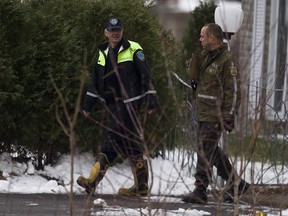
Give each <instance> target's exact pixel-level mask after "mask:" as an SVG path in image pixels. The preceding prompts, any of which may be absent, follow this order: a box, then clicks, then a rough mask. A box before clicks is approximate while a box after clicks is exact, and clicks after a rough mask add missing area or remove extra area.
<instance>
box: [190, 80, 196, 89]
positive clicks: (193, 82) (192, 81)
mask: <svg viewBox="0 0 288 216" xmlns="http://www.w3.org/2000/svg"><path fill="white" fill-rule="evenodd" d="M190 85H191V87H192V89H193V90H196V88H197V82H195V81H194V80H191V81H190Z"/></svg>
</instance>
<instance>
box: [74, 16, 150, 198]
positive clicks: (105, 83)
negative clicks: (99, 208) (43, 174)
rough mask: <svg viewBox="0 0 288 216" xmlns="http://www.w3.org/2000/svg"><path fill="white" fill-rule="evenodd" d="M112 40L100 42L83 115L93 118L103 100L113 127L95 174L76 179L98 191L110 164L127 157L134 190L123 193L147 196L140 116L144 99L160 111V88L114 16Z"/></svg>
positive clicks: (107, 27)
mask: <svg viewBox="0 0 288 216" xmlns="http://www.w3.org/2000/svg"><path fill="white" fill-rule="evenodd" d="M104 35H105V36H106V37H107V39H108V41H107V42H106V43H104V44H101V45H100V46H99V57H98V61H97V63H96V65H95V68H94V71H93V74H92V83H91V86H90V87H89V88H88V91H87V93H86V96H85V102H84V111H83V113H84V115H85V116H86V117H88V116H89V114H90V112H91V110H92V108H93V106H94V105H95V103H96V101H97V100H99V99H100V101H103V102H104V103H105V105H106V106H107V108H108V112H109V114H110V123H109V129H108V132H107V137H106V139H105V142H104V144H103V145H102V146H101V151H100V153H99V154H98V156H97V160H96V162H95V164H94V166H93V167H92V170H91V173H90V176H89V177H88V178H85V177H83V176H79V178H78V179H77V183H78V184H79V185H80V186H81V187H83V188H84V189H85V190H86V192H87V193H89V194H93V193H94V191H95V189H96V186H97V184H98V183H99V182H100V181H101V180H102V178H103V177H104V175H105V173H106V171H107V169H108V167H109V165H110V164H111V162H113V161H114V160H115V159H116V158H117V157H120V158H122V159H126V158H128V159H129V161H130V164H131V167H132V173H133V175H134V181H135V183H134V185H133V186H132V187H131V188H120V189H119V191H118V193H119V194H121V195H127V196H134V195H147V193H148V167H147V161H146V160H144V158H143V154H144V153H143V152H144V150H145V148H144V145H143V143H144V140H143V139H144V136H143V127H142V125H141V121H140V118H139V112H138V111H139V109H140V106H141V105H143V103H144V102H145V106H146V109H147V111H148V114H152V113H154V112H155V110H156V91H155V89H154V86H153V83H152V82H153V81H152V77H151V71H150V68H149V66H148V64H147V62H146V58H145V55H144V52H143V49H142V47H141V46H140V45H139V44H138V43H136V42H133V41H130V40H126V39H124V38H123V25H122V23H121V21H120V20H119V19H117V18H115V17H112V18H110V19H108V20H107V21H106V22H105V23H104Z"/></svg>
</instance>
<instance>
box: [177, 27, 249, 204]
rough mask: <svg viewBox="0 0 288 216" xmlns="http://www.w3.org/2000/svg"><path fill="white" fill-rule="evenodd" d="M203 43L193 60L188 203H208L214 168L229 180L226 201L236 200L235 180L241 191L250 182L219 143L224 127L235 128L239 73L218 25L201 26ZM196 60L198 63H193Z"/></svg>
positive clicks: (226, 128)
mask: <svg viewBox="0 0 288 216" xmlns="http://www.w3.org/2000/svg"><path fill="white" fill-rule="evenodd" d="M199 40H200V42H201V44H202V47H203V50H202V52H201V55H200V56H198V57H197V56H196V57H195V56H194V59H192V63H191V64H192V68H191V70H190V71H189V75H190V77H191V79H192V88H194V90H196V107H197V122H198V131H197V147H198V149H197V166H196V174H195V189H194V191H193V192H192V193H189V194H186V195H184V196H183V198H182V200H183V201H184V202H189V203H201V204H205V203H207V187H208V185H209V184H210V183H211V182H212V179H211V178H212V176H211V175H212V168H213V166H215V167H216V168H217V174H218V175H219V176H220V177H222V178H223V179H224V180H226V182H227V184H228V185H227V187H228V188H229V189H228V192H229V193H228V194H230V195H229V196H228V197H227V198H226V200H227V201H230V202H231V201H233V195H234V182H235V181H236V180H237V179H238V180H240V183H239V187H238V189H239V193H242V192H244V191H246V190H247V189H248V188H249V184H248V183H247V182H245V181H244V180H243V179H239V177H236V173H235V170H234V169H233V167H232V165H231V163H230V161H229V159H228V157H227V155H226V154H225V153H224V151H223V150H222V149H221V148H220V147H219V146H218V142H219V140H220V137H221V134H222V132H223V131H224V130H227V131H228V132H231V131H232V130H233V129H234V117H235V114H236V111H237V109H238V107H239V104H240V89H239V74H238V71H237V67H236V66H235V64H234V62H233V56H232V53H231V52H230V51H228V47H227V44H226V43H223V32H222V29H221V27H220V26H219V25H217V24H214V23H210V24H206V25H204V26H203V27H202V29H201V33H200V39H199ZM193 60H194V61H195V60H197V62H193Z"/></svg>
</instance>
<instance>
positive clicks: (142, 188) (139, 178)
mask: <svg viewBox="0 0 288 216" xmlns="http://www.w3.org/2000/svg"><path fill="white" fill-rule="evenodd" d="M130 163H131V167H132V173H133V177H134V185H133V186H132V187H130V188H120V189H119V191H118V194H119V195H122V196H147V195H148V191H149V189H148V165H147V160H137V161H132V160H131V162H130Z"/></svg>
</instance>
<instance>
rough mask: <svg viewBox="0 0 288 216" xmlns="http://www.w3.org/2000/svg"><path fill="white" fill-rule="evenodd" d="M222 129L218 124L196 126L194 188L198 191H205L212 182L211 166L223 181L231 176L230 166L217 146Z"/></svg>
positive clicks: (202, 123)
mask: <svg viewBox="0 0 288 216" xmlns="http://www.w3.org/2000/svg"><path fill="white" fill-rule="evenodd" d="M221 133H222V129H221V126H220V124H219V123H215V122H214V123H213V122H199V125H198V133H197V140H198V150H197V166H196V174H195V179H196V181H195V186H196V188H198V189H204V190H205V189H206V188H207V187H208V185H209V184H210V183H211V182H212V169H213V166H215V167H216V168H217V174H218V175H219V176H220V177H222V178H223V179H224V180H228V179H229V178H230V177H231V175H232V165H231V163H230V161H229V159H228V157H227V155H226V154H225V153H224V151H223V150H222V149H221V148H220V147H219V146H218V143H219V140H220V137H221Z"/></svg>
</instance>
